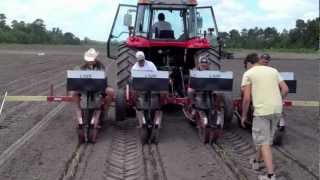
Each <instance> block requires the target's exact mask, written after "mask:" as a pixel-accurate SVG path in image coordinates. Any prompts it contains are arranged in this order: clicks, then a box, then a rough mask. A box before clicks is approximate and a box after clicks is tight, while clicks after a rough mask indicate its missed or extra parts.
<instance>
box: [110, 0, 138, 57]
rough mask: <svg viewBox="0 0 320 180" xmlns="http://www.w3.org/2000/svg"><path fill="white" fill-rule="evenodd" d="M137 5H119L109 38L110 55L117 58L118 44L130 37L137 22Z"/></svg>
mask: <svg viewBox="0 0 320 180" xmlns="http://www.w3.org/2000/svg"><path fill="white" fill-rule="evenodd" d="M135 18H136V6H132V5H119V7H118V11H117V14H116V17H115V19H114V22H113V25H112V29H111V32H110V35H109V39H108V57H110V58H116V57H117V54H118V52H117V49H118V46H119V45H120V44H121V43H123V42H125V41H126V40H127V38H128V37H129V29H132V28H133V26H134V24H135Z"/></svg>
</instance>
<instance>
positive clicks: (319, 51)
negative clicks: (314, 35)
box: [226, 48, 320, 54]
mask: <svg viewBox="0 0 320 180" xmlns="http://www.w3.org/2000/svg"><path fill="white" fill-rule="evenodd" d="M226 50H227V51H230V52H234V51H236V52H239V51H240V52H241V51H247V50H253V51H257V49H232V48H230V49H226ZM258 51H261V52H290V53H308V54H320V50H315V49H304V48H300V49H286V48H277V49H260V50H258Z"/></svg>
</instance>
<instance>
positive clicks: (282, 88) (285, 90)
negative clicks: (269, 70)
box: [279, 81, 289, 99]
mask: <svg viewBox="0 0 320 180" xmlns="http://www.w3.org/2000/svg"><path fill="white" fill-rule="evenodd" d="M279 87H280V91H281V95H282V99H285V98H286V97H287V95H288V93H289V88H288V86H287V84H286V83H285V82H284V81H281V82H279Z"/></svg>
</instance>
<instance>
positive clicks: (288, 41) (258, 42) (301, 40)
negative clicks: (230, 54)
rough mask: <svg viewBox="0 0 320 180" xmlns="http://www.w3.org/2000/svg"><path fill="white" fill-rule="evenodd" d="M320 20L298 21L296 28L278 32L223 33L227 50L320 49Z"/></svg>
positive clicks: (262, 30)
mask: <svg viewBox="0 0 320 180" xmlns="http://www.w3.org/2000/svg"><path fill="white" fill-rule="evenodd" d="M319 27H320V18H319V17H318V18H316V19H313V20H308V21H304V20H301V19H298V20H297V21H296V26H295V28H293V29H291V30H286V29H284V30H283V31H282V32H280V33H279V32H278V31H277V29H276V28H274V27H267V28H265V29H262V28H258V27H255V28H253V29H242V30H241V32H239V31H238V30H236V29H233V30H231V31H229V32H221V33H220V36H221V37H222V38H223V39H224V42H225V46H226V47H227V48H243V49H314V50H317V49H319V46H320V44H319V36H320V30H319Z"/></svg>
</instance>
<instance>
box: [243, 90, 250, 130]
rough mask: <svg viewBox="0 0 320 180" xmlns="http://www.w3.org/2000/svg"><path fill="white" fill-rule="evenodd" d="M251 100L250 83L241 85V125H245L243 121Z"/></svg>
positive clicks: (245, 118)
mask: <svg viewBox="0 0 320 180" xmlns="http://www.w3.org/2000/svg"><path fill="white" fill-rule="evenodd" d="M250 102H251V84H249V85H245V86H243V99H242V113H241V115H242V117H241V125H242V127H245V124H244V122H245V121H246V120H247V114H248V110H249V106H250Z"/></svg>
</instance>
